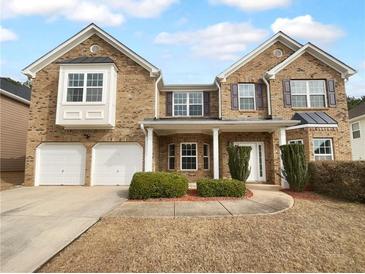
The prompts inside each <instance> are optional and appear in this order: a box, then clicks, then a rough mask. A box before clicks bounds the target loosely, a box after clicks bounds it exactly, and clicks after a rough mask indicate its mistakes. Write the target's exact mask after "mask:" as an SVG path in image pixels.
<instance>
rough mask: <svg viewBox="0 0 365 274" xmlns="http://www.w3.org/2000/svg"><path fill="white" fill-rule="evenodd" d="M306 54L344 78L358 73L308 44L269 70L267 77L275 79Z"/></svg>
mask: <svg viewBox="0 0 365 274" xmlns="http://www.w3.org/2000/svg"><path fill="white" fill-rule="evenodd" d="M306 52H307V53H309V54H311V55H312V56H314V57H315V58H317V59H319V60H320V61H322V62H323V63H325V64H327V65H328V66H330V67H332V68H333V69H334V70H336V71H338V72H340V73H341V76H342V78H348V77H349V76H352V75H354V74H355V73H356V70H355V69H353V68H351V67H350V66H348V65H346V64H345V63H343V62H341V61H340V60H338V59H337V58H335V57H333V56H332V55H330V54H328V53H326V52H325V51H323V50H321V49H320V48H318V47H316V46H315V45H313V44H311V43H307V44H306V45H304V46H303V47H302V48H300V49H299V50H297V51H296V52H295V53H293V54H292V55H290V56H289V57H288V58H286V59H285V60H284V61H283V62H281V63H279V64H278V65H276V66H275V67H273V68H272V69H271V70H269V71H268V72H267V75H268V76H269V78H271V79H274V78H275V75H276V74H277V73H278V72H279V71H281V70H282V69H283V68H285V67H286V66H287V65H289V64H290V63H292V62H293V61H294V60H296V59H297V58H298V57H300V56H302V55H303V54H304V53H306Z"/></svg>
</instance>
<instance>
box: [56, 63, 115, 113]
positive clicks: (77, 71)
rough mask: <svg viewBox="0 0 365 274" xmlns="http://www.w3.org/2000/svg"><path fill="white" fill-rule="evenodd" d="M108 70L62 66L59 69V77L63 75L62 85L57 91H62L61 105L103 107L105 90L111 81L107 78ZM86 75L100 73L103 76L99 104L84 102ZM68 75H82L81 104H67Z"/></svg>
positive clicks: (105, 95) (103, 68)
mask: <svg viewBox="0 0 365 274" xmlns="http://www.w3.org/2000/svg"><path fill="white" fill-rule="evenodd" d="M108 72H109V68H105V66H103V67H102V68H101V67H100V66H99V67H94V68H93V67H85V66H81V65H80V66H64V67H61V69H60V75H61V74H63V81H62V84H61V83H60V84H61V85H59V87H58V88H59V89H62V105H71V106H72V105H74V106H75V105H76V106H77V105H80V106H86V105H94V106H95V105H105V104H106V97H107V94H106V90H107V86H108V83H109V81H110V80H111V79H110V77H109V73H108ZM88 73H101V74H103V86H102V95H101V96H102V100H101V101H100V102H86V85H87V74H88ZM69 74H84V85H83V87H82V88H83V94H82V102H68V101H67V90H68V75H69Z"/></svg>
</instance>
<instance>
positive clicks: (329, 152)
mask: <svg viewBox="0 0 365 274" xmlns="http://www.w3.org/2000/svg"><path fill="white" fill-rule="evenodd" d="M313 151H314V159H315V160H333V148H332V139H313Z"/></svg>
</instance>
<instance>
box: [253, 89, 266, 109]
mask: <svg viewBox="0 0 365 274" xmlns="http://www.w3.org/2000/svg"><path fill="white" fill-rule="evenodd" d="M262 88H263V84H261V83H260V84H255V96H256V109H263V108H264V93H263V89H262Z"/></svg>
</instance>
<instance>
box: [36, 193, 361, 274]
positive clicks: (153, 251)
mask: <svg viewBox="0 0 365 274" xmlns="http://www.w3.org/2000/svg"><path fill="white" fill-rule="evenodd" d="M40 271H41V272H365V205H363V204H354V203H347V202H341V201H334V200H327V199H322V200H303V199H299V200H298V199H296V203H295V206H294V208H292V209H290V210H288V211H286V212H284V213H280V214H276V215H265V216H249V217H224V218H178V219H163V218H160V219H132V218H126V219H123V218H106V219H103V220H102V221H100V222H99V223H97V224H96V225H95V226H94V227H92V228H91V229H90V230H89V231H88V232H87V233H85V234H84V235H82V236H81V237H80V238H79V239H78V240H76V241H75V242H74V243H73V244H71V245H70V246H69V247H67V248H66V249H65V250H64V251H62V252H61V253H60V254H59V255H57V256H56V257H55V258H53V259H52V260H51V261H50V262H48V263H47V264H46V265H44V266H43V267H42V268H41V269H40Z"/></svg>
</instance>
